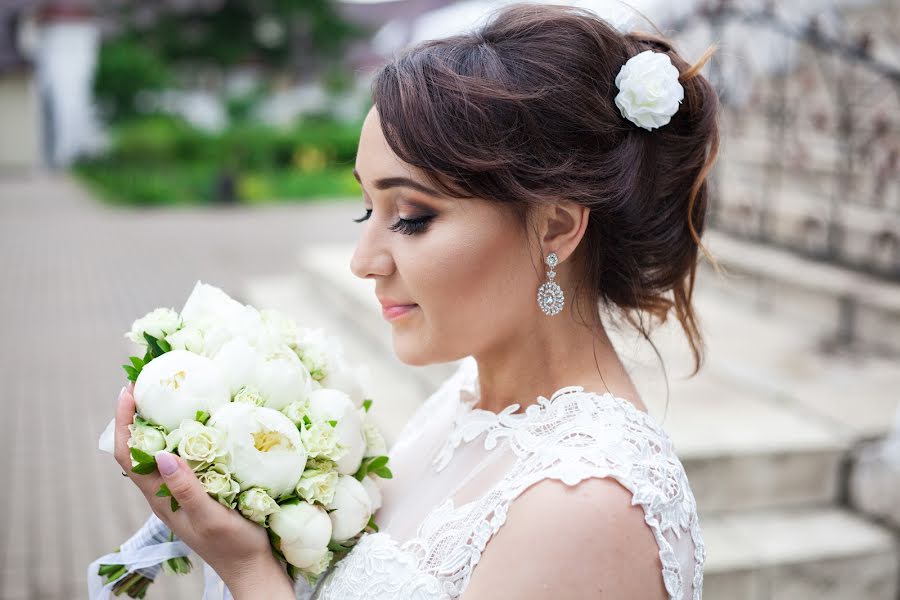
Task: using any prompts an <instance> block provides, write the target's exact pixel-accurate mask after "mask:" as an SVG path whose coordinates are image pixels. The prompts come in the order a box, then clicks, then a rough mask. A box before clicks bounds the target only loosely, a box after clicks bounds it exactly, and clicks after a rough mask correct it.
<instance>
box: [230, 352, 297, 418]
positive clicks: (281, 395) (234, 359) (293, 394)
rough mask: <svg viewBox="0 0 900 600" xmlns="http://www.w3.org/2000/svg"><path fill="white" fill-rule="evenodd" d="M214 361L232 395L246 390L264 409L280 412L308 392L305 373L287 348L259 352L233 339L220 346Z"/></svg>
mask: <svg viewBox="0 0 900 600" xmlns="http://www.w3.org/2000/svg"><path fill="white" fill-rule="evenodd" d="M214 361H215V363H216V364H217V365H218V366H219V368H220V369H221V370H222V372H223V373H224V374H225V377H226V379H227V380H228V384H229V387H230V389H231V393H232V394H238V393H239V392H240V390H241V388H244V387H250V388H252V389H253V390H254V392H255V393H257V394H259V396H260V398H261V399H262V400H263V402H264V404H263V405H264V406H267V407H268V408H274V409H275V410H281V409H283V408H285V407H286V406H288V405H289V404H291V403H292V402H302V401H303V400H305V399H306V397H307V396H308V394H309V392H310V390H311V386H310V377H309V373H308V372H307V370H306V368H305V367H304V366H303V363H301V362H300V359H298V358H297V356H296V355H295V354H294V353H293V352H291V350H290V349H289V348H288V347H287V346H281V347H278V348H271V349H267V350H264V351H261V350H259V349H257V348H255V347H253V346H252V345H251V344H250V343H249V342H248V341H247V340H246V339H244V338H240V337H239V338H234V339H231V340H229V341H228V342H226V343H225V344H223V345H222V348H221V349H220V350H219V351H218V352H217V353H216V355H215V358H214Z"/></svg>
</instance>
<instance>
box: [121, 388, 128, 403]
mask: <svg viewBox="0 0 900 600" xmlns="http://www.w3.org/2000/svg"><path fill="white" fill-rule="evenodd" d="M126 389H128V386H127V385H123V386H122V389H121V390H119V400H121V399H122V396H124V395H125V390H126Z"/></svg>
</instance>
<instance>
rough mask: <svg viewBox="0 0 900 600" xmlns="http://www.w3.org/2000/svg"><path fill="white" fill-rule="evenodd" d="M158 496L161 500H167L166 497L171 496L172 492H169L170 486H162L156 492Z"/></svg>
mask: <svg viewBox="0 0 900 600" xmlns="http://www.w3.org/2000/svg"><path fill="white" fill-rule="evenodd" d="M156 495H157V496H159V497H160V498H165V497H166V496H171V495H172V492H171V491H169V486H167V485H166V484H162V485H161V486H159V489H158V490H156Z"/></svg>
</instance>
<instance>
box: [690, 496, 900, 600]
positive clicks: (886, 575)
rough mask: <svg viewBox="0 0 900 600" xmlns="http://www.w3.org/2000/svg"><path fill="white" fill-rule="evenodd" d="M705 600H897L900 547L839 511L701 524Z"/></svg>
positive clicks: (762, 514) (767, 513)
mask: <svg viewBox="0 0 900 600" xmlns="http://www.w3.org/2000/svg"><path fill="white" fill-rule="evenodd" d="M701 531H702V535H703V540H704V542H705V544H706V552H707V559H706V565H705V567H704V585H703V598H704V599H705V600H813V599H815V600H823V599H825V598H827V599H828V600H862V599H865V600H896V598H897V594H898V591H900V575H898V567H900V547H898V544H897V540H896V539H895V538H894V536H893V535H892V534H891V533H890V532H889V531H888V530H886V529H884V528H882V527H880V526H878V525H874V524H872V523H870V522H868V521H866V520H864V519H863V518H861V517H859V516H857V515H855V514H853V513H851V512H848V511H846V510H843V509H839V508H821V509H800V510H797V509H793V510H789V509H773V510H764V511H744V512H739V513H733V514H729V515H714V516H707V517H705V518H701Z"/></svg>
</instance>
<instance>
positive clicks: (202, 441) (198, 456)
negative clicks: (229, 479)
mask: <svg viewBox="0 0 900 600" xmlns="http://www.w3.org/2000/svg"><path fill="white" fill-rule="evenodd" d="M165 447H166V450H168V451H170V452H171V451H172V450H174V449H175V448H177V449H178V456H180V457H181V458H183V459H184V460H185V462H187V464H188V466H190V467H191V469H192V470H193V471H199V470H201V469H203V468H205V467H208V466H209V465H211V464H213V463H214V462H219V461H221V460H222V459H223V458H224V456H225V454H226V453H227V452H228V447H227V445H226V439H225V434H224V433H223V432H221V431H219V430H218V429H214V428H212V427H207V426H206V425H203V424H202V423H200V422H198V421H194V420H190V419H185V420H184V421H182V422H181V425H179V426H178V429H175V430H174V431H172V432H171V433H169V435H167V436H166V445H165Z"/></svg>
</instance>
